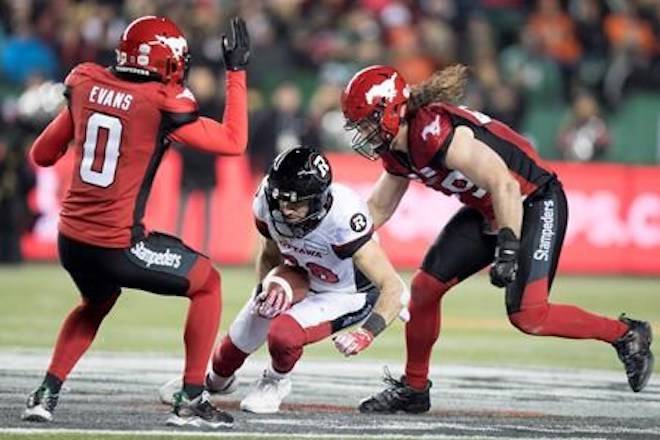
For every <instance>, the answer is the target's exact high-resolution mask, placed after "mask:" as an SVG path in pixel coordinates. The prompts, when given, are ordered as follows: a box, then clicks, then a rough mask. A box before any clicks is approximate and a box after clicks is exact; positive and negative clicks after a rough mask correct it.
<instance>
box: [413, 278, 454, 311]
mask: <svg viewBox="0 0 660 440" xmlns="http://www.w3.org/2000/svg"><path fill="white" fill-rule="evenodd" d="M452 285H453V284H452V283H444V282H442V281H440V280H439V279H437V278H435V277H434V276H432V275H430V274H428V273H426V272H425V271H423V270H418V271H417V272H415V274H414V275H413V277H412V281H411V283H410V297H411V298H410V299H411V307H426V306H429V305H432V304H434V303H436V302H437V301H439V300H440V298H442V296H443V295H444V294H445V293H446V292H447V290H449V288H450V287H451V286H452Z"/></svg>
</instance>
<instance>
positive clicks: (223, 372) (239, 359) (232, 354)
mask: <svg viewBox="0 0 660 440" xmlns="http://www.w3.org/2000/svg"><path fill="white" fill-rule="evenodd" d="M248 356H249V354H248V353H245V352H243V351H241V350H240V349H239V348H238V347H236V346H235V345H234V343H233V342H232V340H231V338H230V337H229V335H227V336H225V337H224V338H222V342H221V343H220V345H218V348H216V349H215V351H214V352H213V367H212V368H213V371H214V372H215V374H217V375H218V376H220V377H229V376H231V375H232V374H234V373H235V372H236V370H238V369H239V368H241V365H243V362H245V359H247V357H248Z"/></svg>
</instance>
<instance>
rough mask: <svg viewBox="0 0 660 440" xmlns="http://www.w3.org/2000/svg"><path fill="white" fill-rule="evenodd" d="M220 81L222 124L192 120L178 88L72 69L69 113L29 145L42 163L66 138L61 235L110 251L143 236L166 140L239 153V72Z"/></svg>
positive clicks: (100, 70)
mask: <svg viewBox="0 0 660 440" xmlns="http://www.w3.org/2000/svg"><path fill="white" fill-rule="evenodd" d="M232 74H234V76H233V77H232V78H231V79H233V80H234V81H233V83H232V80H231V79H230V76H231V75H232ZM227 82H228V89H227V99H228V102H227V106H226V109H225V110H226V111H227V107H229V106H230V105H232V106H233V108H232V109H231V110H230V111H228V112H227V113H230V114H225V117H226V118H229V119H232V120H233V121H230V122H228V123H227V124H226V125H223V124H220V123H217V122H215V121H213V120H210V119H208V118H203V117H202V118H200V117H198V107H197V102H196V101H195V98H194V96H193V95H192V93H191V92H190V91H189V90H188V89H186V88H184V87H182V86H179V85H174V84H170V85H165V84H163V83H160V82H156V81H147V82H133V81H126V80H123V79H121V78H120V77H118V76H116V75H115V74H114V73H113V72H112V71H111V70H109V69H106V68H104V67H101V66H99V65H96V64H93V63H84V64H81V65H79V66H77V67H76V68H75V69H74V70H72V71H71V73H70V74H69V76H68V77H67V78H66V80H65V84H66V86H67V98H68V100H69V106H68V110H67V109H65V110H63V111H62V113H60V115H58V117H57V118H56V119H55V120H54V121H53V122H52V123H51V124H50V125H49V126H48V127H47V128H46V129H45V130H44V132H43V133H42V134H41V135H40V136H39V138H38V139H37V140H36V141H35V144H34V146H33V148H32V157H33V158H34V160H35V162H37V164H39V165H42V166H49V165H52V164H53V163H55V161H56V160H57V159H58V158H59V157H60V156H61V155H62V154H63V152H64V151H65V150H66V145H67V143H68V141H69V140H71V138H72V139H73V148H74V151H75V162H74V171H73V179H72V182H71V187H70V188H69V191H68V193H67V194H66V196H65V198H64V200H63V202H62V211H61V213H60V226H59V229H60V232H61V233H63V234H64V235H66V236H68V237H71V238H74V239H76V240H79V241H82V242H85V243H89V244H93V245H97V246H103V247H114V248H121V247H128V246H130V244H131V242H132V241H135V240H138V239H141V238H143V237H144V235H145V231H144V225H143V223H142V217H143V216H144V210H145V205H146V202H147V199H148V197H149V192H150V190H151V185H152V183H153V179H154V176H155V174H156V171H157V169H158V166H159V164H160V162H161V159H162V158H163V155H164V153H165V151H166V149H167V147H168V146H169V144H170V139H173V140H176V141H177V142H182V143H184V144H187V145H193V146H196V147H198V148H204V149H208V150H211V151H214V152H216V153H226V154H240V153H241V152H242V151H243V150H244V149H245V144H246V137H247V134H246V131H247V121H246V119H247V118H246V115H247V107H246V96H245V75H244V72H240V73H236V72H231V73H228V80H227ZM229 101H231V102H229ZM179 127H181V128H180V129H179ZM67 136H68V138H67ZM229 144H231V145H229ZM236 144H239V145H238V146H236ZM227 145H229V146H227Z"/></svg>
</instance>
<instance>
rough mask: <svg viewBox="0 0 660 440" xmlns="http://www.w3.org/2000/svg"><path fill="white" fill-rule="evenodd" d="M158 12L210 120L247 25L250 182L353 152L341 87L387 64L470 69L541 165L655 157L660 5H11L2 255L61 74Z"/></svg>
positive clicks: (473, 98) (201, 167)
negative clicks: (299, 158) (226, 57)
mask: <svg viewBox="0 0 660 440" xmlns="http://www.w3.org/2000/svg"><path fill="white" fill-rule="evenodd" d="M148 14H152V15H166V16H168V17H170V18H171V19H173V20H174V21H175V22H177V23H178V24H179V25H180V27H181V28H182V29H183V31H184V33H185V34H186V36H187V39H188V44H189V46H190V48H191V53H192V68H191V70H190V74H189V77H188V83H189V87H190V88H191V89H192V90H193V92H194V93H195V95H196V97H197V99H198V101H199V103H200V107H201V111H202V113H203V114H206V115H209V116H214V117H220V116H221V114H222V109H223V102H222V100H223V96H222V94H223V92H224V90H223V86H224V82H223V79H224V67H223V65H222V54H221V46H220V44H221V43H220V42H221V35H222V33H223V31H224V30H225V29H227V28H228V26H227V23H228V21H229V19H230V18H231V17H232V16H234V15H240V16H242V17H243V18H244V19H245V20H246V22H247V25H248V29H249V32H250V36H251V40H252V55H251V59H250V65H249V69H248V75H249V80H248V81H249V99H250V104H249V109H250V144H249V158H250V164H251V167H252V170H253V171H254V173H255V174H257V173H261V172H263V171H264V169H265V168H266V167H267V166H268V164H269V163H270V161H271V159H272V158H273V157H274V155H275V154H277V152H278V151H279V150H280V149H282V148H284V147H286V146H290V145H293V144H301V143H303V144H311V145H316V146H320V147H321V148H324V149H328V150H339V151H342V150H346V151H348V150H350V144H349V139H348V138H347V134H346V133H345V131H344V130H343V118H342V116H341V112H340V109H339V98H340V95H341V90H342V86H343V85H344V84H345V83H346V82H347V81H348V79H349V78H350V77H351V76H352V75H353V73H355V72H356V71H357V70H358V69H360V68H362V67H364V66H367V65H370V64H381V63H388V64H392V65H394V66H395V67H396V68H397V69H399V70H400V71H401V72H402V74H403V75H404V77H405V78H406V80H407V81H408V82H409V83H412V84H414V83H418V82H420V81H422V80H424V79H425V78H427V77H428V76H429V75H430V74H431V73H432V72H433V71H435V70H437V69H440V68H442V67H443V66H447V65H450V64H452V63H457V62H460V63H464V64H467V65H469V66H470V67H471V69H472V79H471V81H470V83H469V86H468V91H467V94H466V97H465V104H466V105H468V106H470V107H471V108H472V109H475V110H480V111H482V112H484V113H487V114H489V115H490V116H493V117H495V118H498V119H500V120H502V121H503V122H505V123H507V124H509V125H510V126H511V127H513V128H514V129H516V130H519V131H520V132H522V133H523V134H525V135H526V136H528V137H529V138H530V139H531V140H532V141H533V143H534V145H535V146H536V147H537V149H538V150H539V151H540V153H541V155H542V156H543V157H546V158H549V159H555V160H556V159H560V160H572V161H594V160H599V161H600V160H606V161H617V162H632V163H647V164H652V163H659V162H660V133H659V132H660V1H658V0H603V1H601V0H417V1H413V0H361V1H360V0H353V1H350V0H243V1H229V0H178V1H175V0H128V1H120V0H96V1H91V0H86V1H75V0H50V1H44V0H0V111H1V115H0V116H1V117H0V212H1V213H2V215H1V216H0V231H4V232H2V233H0V260H2V259H3V255H2V254H3V253H5V254H6V252H10V251H11V248H12V246H11V245H8V244H7V242H6V240H8V239H11V237H14V238H15V236H16V234H17V233H18V231H20V230H22V229H23V228H25V227H29V226H26V223H29V219H30V214H29V213H28V209H27V205H26V203H25V199H26V194H27V192H28V191H29V190H30V188H31V187H32V186H33V185H34V173H33V170H32V168H31V166H30V164H29V163H28V162H27V161H26V151H27V149H28V148H29V146H30V144H31V142H32V139H33V138H34V136H35V135H36V134H38V133H39V131H40V130H41V129H42V128H43V127H44V126H45V124H47V123H48V121H49V120H50V119H51V118H52V117H53V115H54V114H55V113H56V112H57V111H58V108H59V106H60V105H62V90H63V86H62V84H61V82H62V81H63V79H64V77H65V76H66V74H67V73H68V71H69V70H70V69H71V68H72V67H74V66H75V65H76V64H78V63H80V62H84V61H95V62H97V63H100V64H104V65H110V64H112V63H114V60H115V52H114V49H115V47H116V44H117V41H118V39H119V36H120V34H121V32H122V31H123V29H124V28H125V26H126V25H127V24H128V23H129V22H130V21H131V20H133V19H134V18H136V17H138V16H141V15H148ZM181 153H182V157H183V163H184V173H183V182H182V189H183V191H182V197H187V196H188V195H189V194H190V193H191V192H193V191H196V190H201V191H203V192H205V194H207V197H210V193H211V191H212V189H213V188H214V186H215V183H216V180H215V179H216V176H215V174H214V173H215V171H214V167H213V166H212V164H213V161H209V160H208V158H207V157H206V156H205V155H203V154H201V153H196V152H191V151H189V150H185V149H181ZM183 204H184V205H185V201H184V203H183ZM7 237H10V238H7ZM3 249H4V251H3ZM8 249H9V251H8ZM5 256H6V255H5Z"/></svg>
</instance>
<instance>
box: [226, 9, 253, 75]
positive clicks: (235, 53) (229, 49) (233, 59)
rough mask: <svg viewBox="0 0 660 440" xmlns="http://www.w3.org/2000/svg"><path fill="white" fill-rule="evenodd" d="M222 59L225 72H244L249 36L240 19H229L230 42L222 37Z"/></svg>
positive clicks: (248, 51) (248, 49)
mask: <svg viewBox="0 0 660 440" xmlns="http://www.w3.org/2000/svg"><path fill="white" fill-rule="evenodd" d="M222 57H223V58H224V59H225V67H226V68H227V70H245V66H247V64H248V59H249V58H250V36H249V35H248V31H247V27H246V26H245V21H244V20H243V19H242V18H238V17H234V18H232V19H231V40H230V39H229V38H227V36H226V35H223V36H222Z"/></svg>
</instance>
